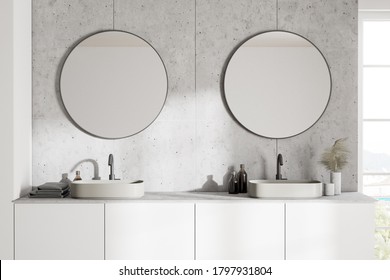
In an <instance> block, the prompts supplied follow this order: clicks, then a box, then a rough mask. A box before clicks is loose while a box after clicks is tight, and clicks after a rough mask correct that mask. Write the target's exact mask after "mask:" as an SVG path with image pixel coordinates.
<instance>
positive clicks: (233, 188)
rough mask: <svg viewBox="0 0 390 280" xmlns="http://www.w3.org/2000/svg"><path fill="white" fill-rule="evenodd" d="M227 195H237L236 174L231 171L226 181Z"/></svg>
mask: <svg viewBox="0 0 390 280" xmlns="http://www.w3.org/2000/svg"><path fill="white" fill-rule="evenodd" d="M228 186H229V193H230V194H237V193H238V183H237V179H236V172H235V171H232V173H231V174H230V177H229V180H228Z"/></svg>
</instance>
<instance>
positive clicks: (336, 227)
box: [286, 202, 375, 260]
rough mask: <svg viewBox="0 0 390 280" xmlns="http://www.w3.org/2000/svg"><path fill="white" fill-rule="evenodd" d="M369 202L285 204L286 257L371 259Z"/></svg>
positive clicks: (372, 214)
mask: <svg viewBox="0 0 390 280" xmlns="http://www.w3.org/2000/svg"><path fill="white" fill-rule="evenodd" d="M374 230H375V229H374V204H373V203H365V204H363V203H360V204H359V203H350V204H348V203H339V204H336V203H299V202H297V203H287V204H286V257H287V259H288V260H310V259H373V258H374Z"/></svg>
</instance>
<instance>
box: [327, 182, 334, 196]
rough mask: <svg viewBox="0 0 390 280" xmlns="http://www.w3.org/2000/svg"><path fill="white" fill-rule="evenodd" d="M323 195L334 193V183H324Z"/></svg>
mask: <svg viewBox="0 0 390 280" xmlns="http://www.w3.org/2000/svg"><path fill="white" fill-rule="evenodd" d="M325 195H334V184H333V183H329V184H325Z"/></svg>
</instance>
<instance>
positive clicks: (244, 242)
mask: <svg viewBox="0 0 390 280" xmlns="http://www.w3.org/2000/svg"><path fill="white" fill-rule="evenodd" d="M196 258H197V259H200V260H213V259H217V260H221V259H248V260H249V259H275V260H277V259H279V260H280V259H284V204H283V203H199V204H197V205H196Z"/></svg>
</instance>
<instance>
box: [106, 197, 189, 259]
mask: <svg viewBox="0 0 390 280" xmlns="http://www.w3.org/2000/svg"><path fill="white" fill-rule="evenodd" d="M105 216H106V244H105V245H106V259H129V260H132V259H133V260H134V259H144V260H145V259H177V260H193V259H194V204H193V203H180V202H179V203H175V202H174V203H148V202H146V203H108V204H106V215H105Z"/></svg>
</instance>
